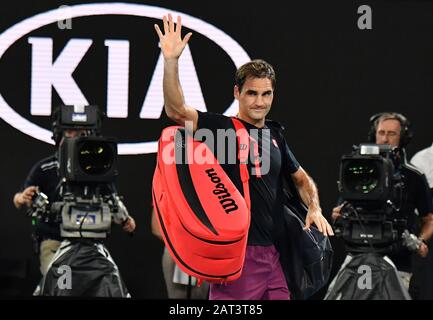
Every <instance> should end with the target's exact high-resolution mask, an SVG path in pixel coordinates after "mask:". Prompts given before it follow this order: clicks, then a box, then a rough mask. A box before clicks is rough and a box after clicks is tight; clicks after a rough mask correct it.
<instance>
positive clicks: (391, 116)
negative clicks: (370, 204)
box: [332, 112, 433, 293]
mask: <svg viewBox="0 0 433 320" xmlns="http://www.w3.org/2000/svg"><path fill="white" fill-rule="evenodd" d="M370 121H371V124H372V127H371V130H370V134H369V139H370V142H371V143H376V144H379V145H390V146H392V147H397V148H398V149H397V150H398V157H399V159H400V162H401V163H400V164H399V166H398V168H399V169H397V170H398V171H399V172H398V173H399V175H400V176H401V178H402V182H403V185H404V188H403V194H402V203H401V204H400V210H399V214H400V215H401V216H402V217H404V218H405V219H406V220H407V229H408V230H409V232H410V233H411V234H419V236H418V239H415V240H416V241H417V244H418V245H417V246H418V249H417V253H418V255H419V256H421V257H426V256H427V254H428V250H429V248H428V247H427V245H426V241H427V240H428V239H430V238H431V236H432V235H433V205H432V201H431V195H430V190H429V188H428V185H427V181H426V179H425V176H424V175H422V174H421V173H420V172H419V171H418V170H416V169H415V168H414V167H412V166H410V165H409V164H408V163H407V162H406V155H405V147H406V146H407V144H408V143H409V142H410V139H411V137H412V133H411V131H410V128H409V122H408V120H407V119H406V118H405V117H404V116H403V115H401V114H398V113H394V112H389V113H388V112H386V113H380V114H377V115H374V116H373V117H371V119H370ZM345 205H346V203H341V204H340V205H339V206H337V207H335V208H334V209H333V211H332V218H333V220H334V221H335V220H336V219H339V218H340V217H341V216H342V211H341V210H342V208H343V207H344V206H345ZM419 220H421V226H419V224H420V223H419V222H420V221H419ZM389 256H390V257H391V259H392V261H393V262H395V264H396V266H397V269H398V270H399V271H403V272H406V273H408V274H409V277H410V273H411V272H412V270H411V254H410V253H409V251H408V250H407V249H404V248H401V249H400V250H398V252H394V253H390V254H389ZM406 280H408V279H406ZM404 282H405V281H403V283H404ZM404 284H405V285H406V286H409V284H408V283H404ZM413 287H414V284H413V281H411V283H410V289H409V293H411V291H412V290H413Z"/></svg>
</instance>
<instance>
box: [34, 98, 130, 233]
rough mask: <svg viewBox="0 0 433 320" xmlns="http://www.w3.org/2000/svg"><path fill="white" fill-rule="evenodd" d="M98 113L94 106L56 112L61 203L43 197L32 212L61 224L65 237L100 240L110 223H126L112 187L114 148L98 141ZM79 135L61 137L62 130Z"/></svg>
mask: <svg viewBox="0 0 433 320" xmlns="http://www.w3.org/2000/svg"><path fill="white" fill-rule="evenodd" d="M102 117H103V115H102V112H101V111H100V110H99V108H98V107H97V106H94V105H89V106H61V107H60V108H59V109H58V110H57V111H56V113H55V121H54V123H53V132H54V136H53V138H54V140H55V141H56V143H57V145H58V153H57V154H58V161H59V177H60V179H61V181H60V185H59V188H58V189H59V194H60V199H61V200H60V201H56V202H53V203H48V200H47V199H46V198H44V197H43V196H42V195H38V199H41V200H42V199H44V201H36V202H34V207H35V210H34V211H35V212H38V214H39V215H40V216H42V217H43V218H44V219H51V220H55V221H56V222H58V223H59V224H60V232H61V236H62V237H64V238H105V237H106V236H107V234H108V233H109V232H110V229H111V221H112V218H114V220H115V221H116V222H119V223H121V222H123V221H126V220H127V218H128V212H127V210H126V208H125V206H124V205H123V203H122V201H121V200H120V198H119V196H118V195H117V192H116V190H115V187H114V179H115V177H116V176H117V174H118V171H117V143H116V140H115V139H114V138H108V137H103V136H101V123H102ZM68 130H69V131H71V130H72V131H75V132H79V133H80V134H78V135H76V136H74V137H67V136H65V134H64V133H65V132H66V131H68Z"/></svg>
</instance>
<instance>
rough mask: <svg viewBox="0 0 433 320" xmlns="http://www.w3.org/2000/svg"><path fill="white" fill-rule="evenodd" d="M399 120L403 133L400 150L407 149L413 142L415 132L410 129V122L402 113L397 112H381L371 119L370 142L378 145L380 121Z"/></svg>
mask: <svg viewBox="0 0 433 320" xmlns="http://www.w3.org/2000/svg"><path fill="white" fill-rule="evenodd" d="M393 119H394V120H398V122H400V127H401V132H400V145H399V147H400V148H405V147H406V146H407V145H408V144H409V142H410V141H411V140H412V137H413V132H412V131H411V129H410V122H409V120H407V118H406V117H405V116H404V115H402V114H401V113H397V112H380V113H377V114H375V115H373V116H372V117H371V118H370V124H371V127H370V132H369V134H368V141H369V142H371V143H376V129H377V126H378V125H379V121H380V120H393Z"/></svg>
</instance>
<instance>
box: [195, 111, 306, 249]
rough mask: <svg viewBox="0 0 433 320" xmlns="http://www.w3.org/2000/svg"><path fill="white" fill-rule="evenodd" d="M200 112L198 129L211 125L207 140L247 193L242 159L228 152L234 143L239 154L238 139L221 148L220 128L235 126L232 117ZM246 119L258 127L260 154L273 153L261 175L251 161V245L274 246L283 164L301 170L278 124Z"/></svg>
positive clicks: (280, 212)
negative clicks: (262, 124) (233, 159)
mask: <svg viewBox="0 0 433 320" xmlns="http://www.w3.org/2000/svg"><path fill="white" fill-rule="evenodd" d="M198 114H199V117H198V124H197V130H198V129H209V130H210V131H211V132H212V133H213V135H214V140H213V141H212V142H209V141H205V142H206V143H207V144H208V146H209V148H211V150H214V154H215V156H216V157H217V158H218V162H219V163H220V164H221V167H222V168H223V169H224V171H225V172H226V173H227V175H228V176H229V177H230V178H231V180H232V181H233V183H234V184H235V186H236V187H237V189H238V190H239V191H240V192H241V193H242V194H243V187H242V182H241V179H240V171H239V162H238V161H236V163H228V160H229V159H228V158H229V156H228V155H229V154H230V152H229V150H228V148H233V147H234V148H235V149H234V150H235V154H236V150H238V147H237V141H236V146H229V145H228V144H227V143H226V150H225V153H224V156H221V154H220V153H219V152H217V145H218V135H217V130H218V129H234V125H233V122H232V120H231V118H230V117H226V116H224V115H221V114H217V113H211V112H200V111H198ZM239 120H240V119H239ZM241 121H242V120H241ZM242 123H243V124H244V126H245V128H246V129H247V130H251V129H256V130H257V133H258V145H259V154H260V158H261V159H264V158H266V157H270V166H269V172H267V174H263V175H262V176H261V177H260V178H259V177H257V176H256V175H254V174H253V172H254V171H253V168H254V163H252V162H251V161H248V170H249V173H250V180H249V187H250V198H251V224H250V229H249V233H248V245H261V246H270V245H272V244H273V243H274V239H275V235H276V233H277V232H276V228H277V227H278V223H275V221H276V220H278V215H281V214H282V205H283V202H282V174H281V173H282V172H281V171H282V170H283V169H282V168H283V167H284V168H288V170H289V172H290V173H294V172H296V171H297V170H298V168H299V163H298V162H297V160H296V159H295V157H294V155H293V154H292V152H291V151H290V149H289V147H288V146H287V144H286V141H285V140H284V139H283V138H281V135H279V134H278V132H276V130H275V129H274V128H272V127H270V126H269V127H268V126H267V125H265V127H264V128H262V129H259V128H257V127H255V126H253V125H251V124H249V123H247V122H245V121H242ZM263 129H268V130H269V132H270V136H268V135H266V134H263ZM250 132H251V131H250ZM251 136H254V134H251ZM268 139H270V140H268ZM210 144H213V145H210ZM264 144H269V145H270V147H268V148H267V147H263V148H262V146H263V145H264ZM268 152H269V154H268ZM282 152H285V153H286V154H285V157H286V159H289V163H288V164H287V165H286V164H285V165H284V166H283V163H282V159H283V158H284V157H283V154H282ZM263 153H265V154H263ZM236 160H237V158H236ZM262 167H263V166H262Z"/></svg>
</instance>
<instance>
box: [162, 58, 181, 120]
mask: <svg viewBox="0 0 433 320" xmlns="http://www.w3.org/2000/svg"><path fill="white" fill-rule="evenodd" d="M178 64H179V62H178V59H169V60H165V61H164V80H163V89H164V108H165V112H166V114H167V116H168V117H169V118H170V119H172V120H174V121H176V122H179V121H182V120H183V119H184V118H185V112H186V109H185V99H184V96H183V91H182V87H181V85H180V81H179V65H178Z"/></svg>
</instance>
